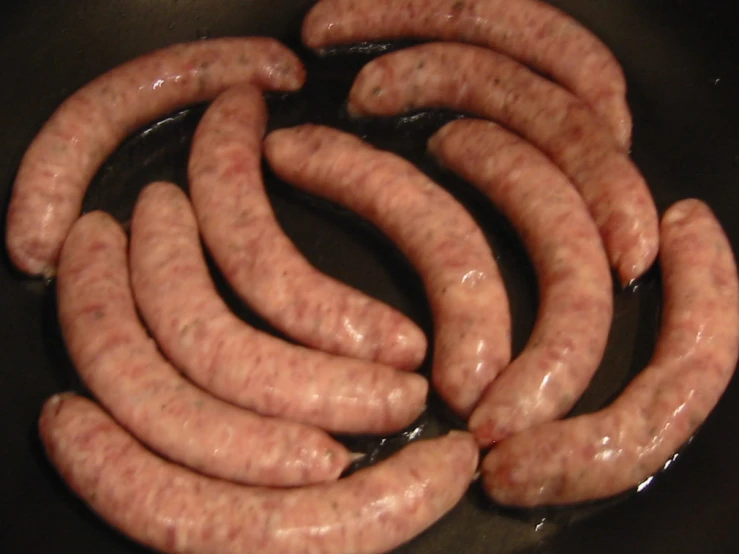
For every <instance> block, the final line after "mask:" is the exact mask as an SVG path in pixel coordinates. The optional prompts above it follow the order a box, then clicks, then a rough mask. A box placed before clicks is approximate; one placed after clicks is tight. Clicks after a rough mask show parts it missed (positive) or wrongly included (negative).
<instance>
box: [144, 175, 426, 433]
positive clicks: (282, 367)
mask: <svg viewBox="0 0 739 554" xmlns="http://www.w3.org/2000/svg"><path fill="white" fill-rule="evenodd" d="M130 257H131V260H130V263H131V283H132V286H133V292H134V296H135V298H136V303H137V305H138V307H139V310H140V312H141V315H142V317H143V318H144V321H145V322H146V324H147V326H148V327H149V329H150V330H151V332H152V333H153V335H154V336H155V337H156V339H157V342H158V343H159V347H160V348H161V349H162V350H163V351H164V353H165V354H166V355H167V356H168V357H169V359H170V360H172V361H173V363H175V364H176V365H177V366H178V367H180V368H181V369H182V370H183V371H184V372H185V373H186V374H187V376H188V377H190V378H191V379H192V380H193V381H195V382H196V383H197V384H198V385H200V386H201V387H202V388H203V389H205V390H207V391H209V392H212V393H213V394H215V395H216V396H218V397H220V398H223V399H225V400H228V401H229V402H232V403H234V404H237V405H241V406H244V407H246V408H250V409H253V410H255V411H256V412H258V413H260V414H262V415H268V416H279V417H285V418H288V419H292V420H295V421H300V422H303V423H310V424H313V425H317V426H319V427H322V428H323V429H326V430H328V431H331V432H335V433H373V434H387V433H394V432H397V431H399V430H401V429H402V428H404V427H406V426H407V425H409V424H410V423H412V422H413V420H414V419H416V418H417V417H418V416H419V415H420V414H421V412H422V411H423V409H424V407H425V404H426V393H427V391H428V384H427V382H426V380H425V379H424V378H423V377H421V376H420V375H416V374H414V373H407V372H404V371H398V370H396V369H393V368H390V367H387V366H383V365H379V364H373V363H371V362H365V361H361V360H355V359H352V358H341V357H336V356H331V355H328V354H325V353H323V352H319V351H316V350H309V349H307V348H302V347H300V346H294V345H292V344H290V343H288V342H285V341H282V340H279V339H276V338H274V337H271V336H270V335H267V334H265V333H260V332H259V331H257V330H256V329H254V328H252V327H250V326H249V325H247V324H246V323H245V322H244V321H242V320H240V319H239V318H237V317H236V316H235V315H234V314H233V313H232V312H231V311H230V310H229V308H228V306H227V305H226V304H225V303H224V301H223V300H222V299H221V297H220V296H219V295H218V292H217V290H216V288H215V284H214V283H213V281H212V279H211V277H210V275H209V273H208V267H207V266H206V262H205V258H204V256H203V252H202V248H201V245H200V237H199V235H198V227H197V222H196V220H195V215H194V214H193V211H192V207H191V206H190V202H189V200H188V198H187V196H186V195H185V193H184V192H182V191H181V190H180V189H179V188H177V187H176V186H175V185H172V184H168V183H155V184H152V185H149V186H148V187H147V188H145V189H144V190H143V192H142V193H141V195H140V196H139V199H138V201H137V203H136V207H135V209H134V213H133V221H132V224H131V246H130Z"/></svg>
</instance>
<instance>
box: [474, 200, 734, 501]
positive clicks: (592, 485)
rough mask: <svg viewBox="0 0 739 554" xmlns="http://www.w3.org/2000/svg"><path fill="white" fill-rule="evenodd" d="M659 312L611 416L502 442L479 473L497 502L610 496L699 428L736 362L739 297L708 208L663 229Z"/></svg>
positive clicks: (674, 218)
mask: <svg viewBox="0 0 739 554" xmlns="http://www.w3.org/2000/svg"><path fill="white" fill-rule="evenodd" d="M661 233H662V237H661V250H660V264H661V267H662V276H663V277H662V279H663V289H664V309H663V313H662V324H661V329H660V334H659V337H658V340H657V344H656V346H655V352H654V356H653V358H652V360H651V361H650V363H649V365H648V366H647V367H646V368H645V369H644V370H643V371H642V372H641V373H640V374H639V375H638V376H637V377H636V378H635V379H634V380H633V381H632V382H631V383H630V384H629V385H628V386H627V387H626V389H625V390H624V392H623V393H622V394H621V395H620V396H619V397H618V398H617V399H616V401H615V402H613V404H611V405H610V406H608V407H607V408H605V409H603V410H601V411H599V412H596V413H593V414H588V415H583V416H579V417H575V418H572V419H568V420H564V421H557V422H550V423H545V424H543V425H540V426H539V427H536V428H534V429H530V430H528V431H524V432H522V433H520V434H518V435H514V436H513V437H511V438H509V439H506V440H504V441H503V442H501V443H500V445H499V446H497V447H495V448H494V449H493V450H491V451H490V453H489V454H488V455H487V456H486V458H485V460H484V461H483V465H482V477H483V485H484V487H485V490H486V491H487V493H488V494H489V495H490V496H491V497H492V498H493V499H494V500H496V501H498V502H500V503H503V504H517V505H524V506H533V505H542V504H565V503H571V502H581V501H585V500H592V499H597V498H603V497H606V496H610V495H613V494H616V493H619V492H621V491H624V490H627V489H629V488H631V487H634V486H636V485H638V484H639V483H641V482H643V481H644V480H645V479H647V478H648V477H649V476H650V475H652V474H654V473H655V472H657V471H659V469H660V468H662V467H663V466H664V464H665V463H666V462H667V461H668V460H669V458H670V457H671V456H672V455H673V453H674V452H675V451H677V450H678V448H680V446H681V445H682V444H684V443H685V442H686V441H687V440H688V439H689V438H690V436H691V435H692V434H693V433H694V432H695V431H696V429H697V428H698V427H699V426H700V425H701V424H702V423H703V421H704V420H705V418H706V417H707V416H708V414H709V413H710V412H711V410H712V409H713V407H714V406H715V405H716V403H717V402H718V400H719V398H720V397H721V395H722V394H723V392H724V390H725V388H726V386H727V384H728V382H729V379H730V378H731V376H732V374H733V373H734V370H735V368H736V363H737V350H738V348H739V346H738V344H739V291H738V290H737V288H738V284H737V271H736V265H735V262H734V257H733V253H732V250H731V245H730V244H729V241H728V240H727V238H726V235H725V234H724V232H723V230H722V229H721V226H720V224H719V222H718V221H717V220H716V219H715V217H714V215H713V213H712V212H711V211H710V209H709V208H708V206H706V205H705V204H703V203H702V202H700V201H698V200H684V201H681V202H678V203H677V204H675V205H673V206H672V207H671V208H670V209H668V210H667V212H666V213H665V215H664V218H663V219H662V224H661Z"/></svg>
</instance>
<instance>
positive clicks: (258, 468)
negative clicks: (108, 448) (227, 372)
mask: <svg viewBox="0 0 739 554" xmlns="http://www.w3.org/2000/svg"><path fill="white" fill-rule="evenodd" d="M126 247H127V240H126V236H125V235H124V233H123V230H122V229H121V227H120V225H118V224H117V223H116V222H115V220H113V219H112V218H111V217H110V216H109V215H107V214H105V213H103V212H91V213H89V214H86V215H84V216H82V217H81V218H80V219H78V220H77V222H76V223H75V224H73V226H72V229H71V230H70V233H69V235H68V237H67V240H66V241H65V243H64V247H63V248H62V253H61V257H60V261H59V275H58V278H57V292H58V309H59V320H60V324H61V327H62V332H63V335H64V339H65V342H66V344H67V349H68V351H69V354H70V356H71V358H72V361H73V362H74V364H75V367H76V368H77V371H78V372H79V374H80V377H81V378H82V380H83V381H84V383H85V384H86V385H87V387H88V388H89V389H90V391H91V392H92V394H93V395H95V397H96V398H97V399H98V400H99V401H100V402H101V403H102V404H103V405H104V406H105V407H106V408H107V409H108V410H110V412H111V413H112V414H113V416H114V417H115V418H116V419H117V420H118V421H120V422H121V424H122V425H124V426H125V427H126V428H127V429H129V430H130V431H131V432H132V433H133V434H134V435H136V436H137V437H138V438H139V439H140V440H141V441H142V442H144V443H145V444H147V445H149V446H150V447H151V448H152V449H154V450H156V451H157V452H159V453H160V454H162V455H164V456H166V457H167V458H169V459H171V460H174V461H177V462H180V463H182V464H185V465H187V466H190V467H192V468H193V469H196V470H198V471H201V472H203V473H206V474H209V475H213V476H216V477H222V478H224V479H230V480H235V481H240V482H244V483H259V484H264V485H275V486H278V485H299V484H304V483H310V482H316V481H326V480H333V479H336V478H337V477H338V476H339V474H340V473H341V472H342V471H343V470H344V468H346V467H347V466H348V464H349V463H350V461H351V459H350V455H349V453H348V452H347V451H346V449H345V448H344V447H343V446H342V445H340V444H339V443H337V442H336V441H334V440H333V439H331V438H330V437H329V436H328V435H326V434H325V433H324V432H323V431H321V430H319V429H316V428H313V427H309V426H305V425H301V424H299V423H293V422H289V421H283V420H279V419H270V418H263V417H261V416H258V415H256V414H254V413H252V412H249V411H247V410H243V409H240V408H237V407H235V406H232V405H230V404H227V403H225V402H223V401H220V400H217V399H215V398H213V397H212V396H210V395H208V394H206V393H205V392H203V391H201V390H200V389H198V388H196V387H195V386H194V385H192V384H191V383H190V382H189V381H187V380H185V379H184V378H183V377H182V376H181V375H180V374H179V373H178V372H177V371H176V370H175V369H174V368H173V367H172V366H171V365H170V364H168V363H167V362H166V361H165V360H164V359H163V358H162V357H161V355H160V354H159V353H158V351H157V347H156V345H155V343H154V341H153V340H151V339H150V338H149V337H148V336H147V334H146V331H145V329H144V327H143V326H142V325H141V323H140V322H139V320H138V316H137V314H136V308H135V306H134V301H133V297H132V294H131V290H130V283H129V278H128V263H127V262H128V260H127V258H126Z"/></svg>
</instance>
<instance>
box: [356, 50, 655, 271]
mask: <svg viewBox="0 0 739 554" xmlns="http://www.w3.org/2000/svg"><path fill="white" fill-rule="evenodd" d="M422 107H445V108H450V109H455V110H460V111H463V112H469V113H473V114H475V115H479V116H481V117H485V118H488V119H493V120H497V121H499V122H500V123H502V124H503V125H505V126H506V127H510V128H511V129H512V130H514V131H516V132H517V133H518V134H520V135H522V136H524V137H525V138H527V139H528V140H530V141H531V142H532V143H534V144H535V145H536V146H537V147H538V148H539V149H541V150H542V151H543V152H544V153H545V154H547V155H548V156H549V157H550V158H552V160H554V162H555V163H556V164H557V165H558V166H559V167H560V168H561V169H562V171H563V172H564V173H565V174H566V175H567V176H568V177H569V178H570V179H571V180H572V182H573V184H574V185H575V186H576V187H577V189H578V190H579V191H580V194H581V195H582V197H583V198H584V200H585V204H587V206H588V209H589V210H590V213H591V214H592V216H593V218H594V219H595V223H596V224H597V225H598V229H599V230H600V233H601V236H602V238H603V242H604V243H605V246H606V252H607V254H608V257H609V259H610V262H611V265H612V266H613V267H614V268H616V269H617V270H618V273H619V276H620V277H621V282H622V283H624V284H626V283H630V282H631V281H633V280H634V279H636V278H638V277H639V276H640V275H642V274H643V273H644V272H645V271H646V270H647V269H648V268H649V267H650V266H651V265H652V263H653V262H654V260H655V258H656V255H657V250H658V247H659V236H658V218H657V210H656V208H655V206H654V202H653V200H652V196H651V194H650V191H649V188H648V187H647V184H646V183H645V182H644V179H643V177H642V176H641V174H640V173H639V170H638V169H637V168H636V166H635V165H634V164H633V163H632V162H631V160H630V159H629V157H628V156H627V155H626V154H625V153H624V152H623V151H622V150H621V149H620V148H619V147H618V146H617V145H616V143H615V142H614V140H613V138H612V137H611V135H610V133H609V132H608V130H607V129H606V128H605V127H604V126H603V125H601V123H600V121H598V119H597V118H595V117H593V114H592V111H591V110H590V109H589V107H588V106H587V105H586V104H584V103H583V102H582V101H580V100H579V99H578V98H577V97H575V96H573V95H572V94H570V93H569V92H567V91H566V90H564V89H562V88H561V87H559V86H557V85H555V84H554V83H551V82H550V81H547V80H546V79H544V78H543V77H540V76H538V75H536V74H535V73H533V72H531V71H530V70H528V69H526V68H525V67H524V66H522V65H520V64H519V63H517V62H515V61H513V60H511V59H510V58H508V57H506V56H502V55H500V54H496V53H495V52H493V51H491V50H488V49H486V48H480V47H477V46H470V45H466V44H455V43H431V44H423V45H421V46H416V47H413V48H408V49H405V50H400V51H397V52H393V53H391V54H387V55H385V56H381V57H379V58H376V59H374V60H373V61H371V62H370V63H369V64H367V65H366V66H365V67H364V68H363V69H362V71H361V72H360V73H359V75H358V76H357V78H356V80H355V82H354V85H353V86H352V89H351V91H350V93H349V109H350V111H351V112H352V113H354V114H355V115H356V114H369V115H393V114H397V113H400V112H403V111H405V110H411V109H416V108H422Z"/></svg>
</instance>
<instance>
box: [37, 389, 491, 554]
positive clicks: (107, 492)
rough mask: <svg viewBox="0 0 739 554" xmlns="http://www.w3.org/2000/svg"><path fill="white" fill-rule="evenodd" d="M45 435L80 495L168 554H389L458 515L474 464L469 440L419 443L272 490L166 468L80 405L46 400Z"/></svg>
mask: <svg viewBox="0 0 739 554" xmlns="http://www.w3.org/2000/svg"><path fill="white" fill-rule="evenodd" d="M39 431H40V435H41V439H42V442H43V445H44V448H45V450H46V453H47V455H48V456H49V458H50V460H51V462H52V464H53V465H54V466H55V467H56V468H57V471H58V472H59V473H60V474H61V476H62V477H63V479H64V480H65V481H66V482H67V484H68V486H69V487H70V488H71V489H72V491H74V493H75V494H77V495H78V496H79V497H80V498H82V500H84V501H85V502H86V503H87V504H88V505H89V506H90V507H91V508H92V509H93V510H94V511H95V512H96V513H97V514H98V515H99V516H100V517H101V518H103V519H104V520H105V521H107V522H108V523H110V524H111V525H113V526H114V527H116V528H117V529H119V530H120V531H122V532H123V533H125V534H126V535H128V536H129V537H131V538H132V539H134V540H136V541H138V542H140V543H142V544H145V545H148V546H150V547H152V548H155V549H157V550H160V551H162V552H180V553H185V552H187V553H195V552H219V553H228V554H232V553H233V554H236V553H239V554H267V553H269V554H299V553H311V554H318V553H322V554H346V553H347V552H351V553H353V554H364V553H366V554H371V553H381V552H387V551H389V550H392V549H393V548H395V547H396V546H399V545H401V544H402V543H404V542H407V541H409V540H410V539H412V538H413V537H414V536H416V535H417V534H419V533H421V532H422V531H423V530H424V529H426V528H427V527H430V526H431V525H432V524H433V523H434V522H435V521H436V520H438V519H439V518H441V517H442V516H443V515H444V514H445V513H446V512H448V511H449V510H451V509H452V508H453V507H454V505H455V504H456V503H457V502H458V501H459V499H460V498H461V497H462V495H463V494H464V492H465V491H466V490H467V487H468V486H469V484H470V482H471V481H472V477H473V474H474V472H475V469H476V466H477V457H478V452H477V447H476V445H475V442H474V439H473V438H472V437H471V436H470V435H469V434H467V433H462V432H452V433H450V434H448V435H446V436H445V437H441V438H437V439H429V440H422V441H418V442H414V443H411V444H410V445H408V446H406V447H405V448H403V449H402V450H400V451H399V452H397V453H396V454H394V455H393V456H391V457H390V458H388V459H387V460H385V461H383V462H380V463H378V464H377V465H375V466H372V467H370V468H367V469H363V470H360V471H357V472H356V473H354V474H353V475H351V476H349V477H347V478H346V479H340V480H339V481H337V482H334V483H327V484H321V485H313V486H310V487H301V488H296V489H291V490H275V489H269V488H260V487H245V486H240V485H236V484H233V483H227V482H224V481H221V480H218V479H210V478H208V477H205V476H202V475H198V474H196V473H193V472H191V471H188V470H186V469H184V468H182V467H179V466H176V465H174V464H171V463H169V462H167V461H165V460H162V459H160V458H158V457H157V456H155V455H154V454H152V453H151V452H149V451H147V450H146V449H144V448H143V447H142V446H141V445H140V444H139V443H137V442H136V441H135V440H134V439H133V437H131V436H130V435H129V434H128V433H126V432H125V431H124V430H123V429H122V428H121V427H120V426H119V425H117V424H116V423H115V422H114V421H113V420H112V419H111V418H110V417H108V416H107V415H106V414H105V413H104V412H103V411H102V410H101V409H100V408H99V407H98V406H96V405H95V404H94V403H92V402H90V401H89V400H86V399H84V398H81V397H79V396H74V395H69V394H66V395H57V396H54V397H52V398H51V399H50V400H48V401H47V402H46V404H45V405H44V408H43V410H42V413H41V417H40V420H39ZM131 475H135V476H136V479H135V480H133V481H132V480H131Z"/></svg>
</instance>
